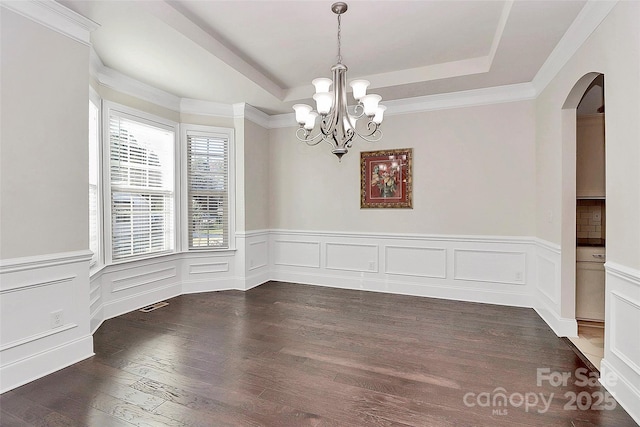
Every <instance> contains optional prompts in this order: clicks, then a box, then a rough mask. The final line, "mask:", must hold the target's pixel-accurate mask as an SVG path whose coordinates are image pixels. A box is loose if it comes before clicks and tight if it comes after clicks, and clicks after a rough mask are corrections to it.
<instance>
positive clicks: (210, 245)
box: [183, 125, 233, 249]
mask: <svg viewBox="0 0 640 427" xmlns="http://www.w3.org/2000/svg"><path fill="white" fill-rule="evenodd" d="M183 139H184V140H185V141H186V174H185V175H186V196H187V197H186V221H187V227H186V228H187V239H186V240H187V247H188V248H189V249H229V248H230V247H231V243H230V241H231V237H230V235H231V230H232V227H231V219H232V217H233V215H232V212H231V199H232V196H231V191H232V187H233V186H232V184H233V179H232V174H231V172H230V171H231V159H232V158H233V130H231V129H222V128H212V127H204V126H195V125H184V126H183Z"/></svg>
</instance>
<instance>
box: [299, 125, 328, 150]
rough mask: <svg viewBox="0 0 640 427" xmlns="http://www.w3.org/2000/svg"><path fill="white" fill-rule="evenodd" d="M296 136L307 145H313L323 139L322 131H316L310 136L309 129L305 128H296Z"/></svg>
mask: <svg viewBox="0 0 640 427" xmlns="http://www.w3.org/2000/svg"><path fill="white" fill-rule="evenodd" d="M301 131H302V132H301ZM296 138H298V140H299V141H302V142H304V143H305V144H307V145H309V146H314V145H318V144H319V143H320V141H322V140H323V139H324V135H323V134H322V133H317V134H316V135H313V136H311V132H310V131H308V130H306V129H305V128H298V129H297V130H296ZM316 139H317V141H316Z"/></svg>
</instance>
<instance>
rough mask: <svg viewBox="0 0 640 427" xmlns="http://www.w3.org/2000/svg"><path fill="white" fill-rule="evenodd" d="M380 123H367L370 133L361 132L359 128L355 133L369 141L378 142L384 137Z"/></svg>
mask: <svg viewBox="0 0 640 427" xmlns="http://www.w3.org/2000/svg"><path fill="white" fill-rule="evenodd" d="M379 127H380V125H379V124H378V123H375V122H369V123H367V129H368V130H369V133H365V134H363V133H360V132H358V131H357V130H355V133H356V134H357V135H358V136H359V137H360V138H361V139H364V140H365V141H367V142H378V141H380V140H381V139H382V131H381V130H380V129H379Z"/></svg>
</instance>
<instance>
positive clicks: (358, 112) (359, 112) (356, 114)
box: [353, 102, 364, 119]
mask: <svg viewBox="0 0 640 427" xmlns="http://www.w3.org/2000/svg"><path fill="white" fill-rule="evenodd" d="M363 116H364V105H362V103H360V102H358V103H357V104H356V105H355V106H354V107H353V118H354V119H359V118H361V117H363Z"/></svg>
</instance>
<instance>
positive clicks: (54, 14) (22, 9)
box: [0, 0, 100, 46]
mask: <svg viewBox="0 0 640 427" xmlns="http://www.w3.org/2000/svg"><path fill="white" fill-rule="evenodd" d="M0 7H3V8H5V9H8V10H10V11H12V12H15V13H17V14H19V15H22V16H24V17H25V18H28V19H31V20H32V21H34V22H37V23H38V24H40V25H43V26H45V27H47V28H49V29H51V30H53V31H56V32H58V33H60V34H63V35H65V36H67V37H69V38H71V39H73V40H76V41H78V42H80V43H82V44H84V45H86V46H91V40H90V36H91V32H92V31H95V30H96V29H98V28H99V27H100V25H99V24H97V23H95V22H93V21H92V20H90V19H87V18H85V17H84V16H82V15H80V14H77V13H76V12H74V11H72V10H70V9H67V8H66V7H64V6H62V5H61V4H60V3H57V2H55V1H53V0H29V1H24V0H23V1H2V2H0Z"/></svg>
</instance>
